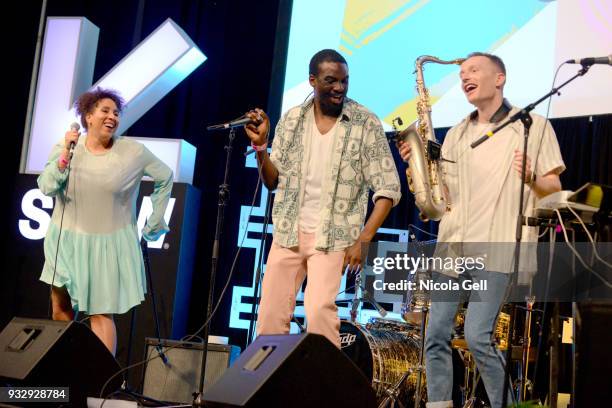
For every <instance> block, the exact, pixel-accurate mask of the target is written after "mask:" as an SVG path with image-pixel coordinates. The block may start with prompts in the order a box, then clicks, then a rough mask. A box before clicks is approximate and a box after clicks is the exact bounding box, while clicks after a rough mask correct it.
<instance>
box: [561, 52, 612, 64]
mask: <svg viewBox="0 0 612 408" xmlns="http://www.w3.org/2000/svg"><path fill="white" fill-rule="evenodd" d="M565 63H566V64H580V65H584V66H590V65H595V64H602V65H612V54H610V55H608V56H607V57H588V58H582V59H569V60H567V61H565Z"/></svg>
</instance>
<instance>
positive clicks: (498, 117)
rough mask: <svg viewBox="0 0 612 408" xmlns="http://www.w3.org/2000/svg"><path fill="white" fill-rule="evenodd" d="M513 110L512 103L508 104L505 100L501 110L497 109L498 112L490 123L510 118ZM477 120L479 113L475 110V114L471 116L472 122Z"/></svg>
mask: <svg viewBox="0 0 612 408" xmlns="http://www.w3.org/2000/svg"><path fill="white" fill-rule="evenodd" d="M511 110H512V105H510V102H508V100H507V99H506V98H504V100H503V101H502V104H501V106H500V107H499V109H497V111H495V113H494V114H493V116H491V119H490V120H489V122H490V123H499V122H501V121H502V120H504V119H505V118H506V117H507V116H508V114H509V113H510V111H511ZM477 118H478V111H477V110H475V111H474V112H472V113H471V114H470V120H476V119H477Z"/></svg>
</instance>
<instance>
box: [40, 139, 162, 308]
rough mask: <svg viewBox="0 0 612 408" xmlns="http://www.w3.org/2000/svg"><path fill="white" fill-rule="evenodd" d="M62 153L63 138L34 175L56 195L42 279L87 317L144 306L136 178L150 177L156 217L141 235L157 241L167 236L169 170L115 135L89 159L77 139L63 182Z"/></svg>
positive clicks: (141, 147)
mask: <svg viewBox="0 0 612 408" xmlns="http://www.w3.org/2000/svg"><path fill="white" fill-rule="evenodd" d="M63 148H64V144H63V141H62V142H61V143H59V144H57V145H56V146H55V147H54V148H53V151H52V152H51V155H50V157H49V161H48V162H47V164H46V165H45V169H44V170H43V172H42V173H41V175H40V176H39V177H38V187H39V188H40V190H41V191H42V192H43V194H45V195H48V196H53V197H55V208H54V209H53V215H52V216H51V222H50V223H49V229H48V230H47V235H46V236H45V243H44V251H45V264H44V267H43V271H42V274H41V276H40V280H42V281H43V282H46V283H48V284H51V283H52V281H53V285H54V286H57V287H62V286H63V287H65V288H66V289H67V291H68V294H69V295H70V299H71V300H72V307H73V309H75V310H78V311H81V312H84V313H86V314H115V313H125V312H127V311H128V310H129V309H131V308H132V307H133V306H135V305H138V304H139V303H140V302H142V301H143V300H144V295H145V293H146V276H145V270H144V262H143V259H142V252H141V250H140V244H139V240H138V232H137V226H136V199H137V197H138V189H139V187H140V181H141V179H142V177H143V176H149V177H151V178H152V179H153V181H154V184H155V188H154V192H153V194H152V195H151V202H152V205H153V214H152V215H151V216H150V217H149V219H148V220H147V223H146V225H145V227H144V229H143V236H144V237H145V239H146V240H148V241H151V240H156V239H157V238H158V237H159V236H160V235H162V234H164V233H166V232H168V231H169V228H168V225H167V224H166V222H165V221H164V218H163V215H164V212H165V210H166V206H167V205H168V201H169V199H170V193H171V190H172V170H171V169H170V168H169V167H168V166H166V165H165V164H164V163H163V162H162V161H160V160H159V159H158V158H157V157H156V156H155V155H153V153H151V152H150V151H149V150H148V149H147V148H146V147H145V146H144V145H142V144H141V143H138V142H136V141H133V140H129V139H126V138H123V137H118V136H115V137H114V143H113V145H112V147H111V149H110V150H109V151H107V152H106V153H103V154H93V153H91V152H89V151H88V150H87V148H86V147H85V137H81V138H80V139H79V142H78V144H77V146H76V148H75V152H74V156H73V159H72V163H71V170H70V178H69V179H68V173H69V172H68V171H64V172H63V173H62V172H60V171H59V168H58V158H59V155H60V154H61V152H62V150H63ZM66 184H68V185H67V186H66ZM66 187H67V188H66ZM64 207H65V210H64V221H63V224H62V232H61V237H60V242H59V251H58V247H57V246H58V236H59V235H60V220H61V217H62V210H63V209H64ZM56 254H57V268H56V272H55V276H53V267H54V264H55V257H56Z"/></svg>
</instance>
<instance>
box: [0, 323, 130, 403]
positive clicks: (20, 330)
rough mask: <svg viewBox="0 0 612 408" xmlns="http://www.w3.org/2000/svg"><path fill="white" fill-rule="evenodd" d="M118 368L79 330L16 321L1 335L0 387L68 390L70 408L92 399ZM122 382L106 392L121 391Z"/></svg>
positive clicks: (85, 330) (100, 345)
mask: <svg viewBox="0 0 612 408" xmlns="http://www.w3.org/2000/svg"><path fill="white" fill-rule="evenodd" d="M119 369H120V367H119V364H117V361H115V359H114V357H113V356H112V354H111V353H110V352H109V351H108V349H107V348H106V346H104V344H103V343H102V342H101V341H100V340H99V339H98V337H97V336H96V335H95V334H94V333H93V332H92V331H91V330H90V329H89V328H88V327H87V326H85V325H84V324H82V323H78V322H73V321H70V322H60V321H53V320H45V319H26V318H20V317H15V318H13V320H11V321H10V322H9V324H8V325H7V326H6V327H5V328H4V330H2V332H0V383H3V384H5V385H15V386H32V387H69V388H70V390H69V392H70V403H71V404H72V406H83V404H85V400H86V397H88V396H90V397H97V396H98V395H99V394H100V391H101V389H102V386H103V385H104V383H105V382H106V381H107V380H108V379H109V378H110V377H111V376H112V375H113V374H115V373H116V372H117V371H119ZM121 380H122V378H121V376H118V377H117V378H115V379H114V381H111V383H109V384H108V385H107V387H106V389H105V394H108V393H110V392H112V391H114V390H116V389H118V388H119V387H120V386H121Z"/></svg>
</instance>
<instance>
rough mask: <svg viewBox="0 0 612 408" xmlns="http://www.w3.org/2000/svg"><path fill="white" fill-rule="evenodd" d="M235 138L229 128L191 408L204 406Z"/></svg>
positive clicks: (232, 130) (234, 134) (234, 131)
mask: <svg viewBox="0 0 612 408" xmlns="http://www.w3.org/2000/svg"><path fill="white" fill-rule="evenodd" d="M235 137H236V130H235V129H234V127H231V128H230V131H229V137H228V141H227V145H226V146H225V151H226V158H225V174H224V175H223V183H222V184H221V185H220V186H219V201H218V204H217V225H216V228H215V240H214V243H213V249H212V255H211V267H210V282H209V287H208V303H207V305H206V314H205V320H204V322H205V323H206V325H205V326H204V333H203V335H202V341H203V344H202V366H201V368H200V383H199V387H198V391H197V392H194V394H193V396H194V400H193V407H203V406H204V399H203V394H204V375H205V374H206V354H208V336H209V333H210V323H211V322H210V321H209V319H210V318H211V315H212V303H213V295H214V291H215V277H216V275H217V266H218V262H219V245H220V242H221V231H222V230H223V220H224V215H225V207H227V204H228V202H229V193H230V186H229V172H230V162H231V157H232V149H233V147H232V143H233V142H234V138H235Z"/></svg>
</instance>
